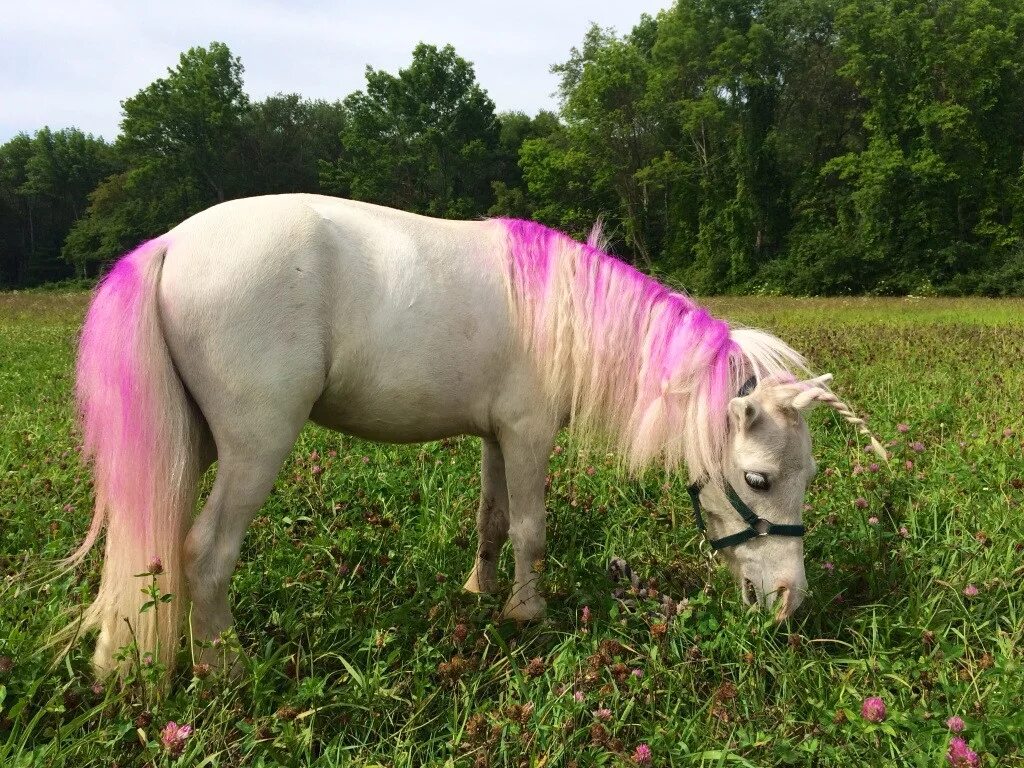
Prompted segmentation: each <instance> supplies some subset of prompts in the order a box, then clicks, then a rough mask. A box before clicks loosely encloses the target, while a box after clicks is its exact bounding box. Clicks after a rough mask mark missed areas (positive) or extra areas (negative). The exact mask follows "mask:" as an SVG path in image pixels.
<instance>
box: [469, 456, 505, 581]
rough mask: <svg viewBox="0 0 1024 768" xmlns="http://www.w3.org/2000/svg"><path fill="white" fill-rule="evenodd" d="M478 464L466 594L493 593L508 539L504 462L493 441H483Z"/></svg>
mask: <svg viewBox="0 0 1024 768" xmlns="http://www.w3.org/2000/svg"><path fill="white" fill-rule="evenodd" d="M482 453H483V457H482V460H481V462H480V506H479V508H478V509H477V513H476V533H477V550H476V559H475V560H474V561H473V570H472V571H470V573H469V578H468V579H466V585H465V589H466V590H467V591H468V592H496V591H497V589H498V556H499V555H500V554H501V548H502V546H503V545H504V543H505V541H506V540H507V539H508V488H507V487H506V485H505V459H504V457H503V456H502V454H501V446H500V445H498V442H497V441H496V440H494V439H493V438H484V440H483V451H482Z"/></svg>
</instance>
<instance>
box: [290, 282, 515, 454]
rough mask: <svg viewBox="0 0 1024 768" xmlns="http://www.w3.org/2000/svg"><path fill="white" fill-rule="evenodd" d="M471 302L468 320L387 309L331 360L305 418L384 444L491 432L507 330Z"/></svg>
mask: <svg viewBox="0 0 1024 768" xmlns="http://www.w3.org/2000/svg"><path fill="white" fill-rule="evenodd" d="M451 298H453V299H454V298H455V297H451ZM501 298H502V300H503V297H501ZM478 306H479V309H480V310H481V314H482V317H480V318H476V319H470V318H467V317H466V316H465V315H464V314H463V316H461V317H453V316H451V315H443V316H436V317H435V316H428V317H426V318H423V317H422V316H420V317H419V321H418V322H417V321H416V319H415V318H414V317H413V316H412V315H414V314H415V313H407V314H406V317H403V315H402V314H401V313H396V314H394V315H392V316H391V317H390V318H389V320H390V322H388V323H386V324H385V327H383V328H380V329H378V331H377V333H375V334H374V337H375V341H372V342H370V343H367V344H366V345H365V346H364V347H363V349H362V350H361V351H360V353H359V354H355V355H351V354H350V355H347V356H345V357H344V358H336V359H335V360H334V362H333V364H332V369H331V373H330V374H329V375H328V385H327V386H326V388H325V390H324V392H323V394H322V395H321V397H320V399H319V400H318V401H317V403H316V404H315V405H314V407H313V411H312V413H311V415H310V417H311V418H312V419H313V420H314V421H316V422H318V423H320V424H323V425H324V426H328V427H331V428H332V429H337V430H339V431H342V432H346V433H349V434H352V435H356V436H359V437H364V438H367V439H371V440H380V441H385V442H400V443H405V442H422V441H426V440H436V439H439V438H442V437H448V436H451V435H457V434H474V435H488V434H492V433H493V425H492V423H491V412H492V407H493V404H494V402H495V400H496V399H497V398H499V397H500V396H501V394H502V390H503V382H504V381H505V380H506V376H507V371H508V368H509V365H510V361H509V350H510V345H509V343H508V339H509V330H508V328H507V322H506V318H504V317H503V316H502V314H501V313H500V312H496V313H495V314H494V315H493V316H488V314H487V312H494V311H495V309H496V307H495V305H494V304H493V303H492V304H491V305H489V306H487V305H478ZM406 319H407V320H408V322H403V320H406Z"/></svg>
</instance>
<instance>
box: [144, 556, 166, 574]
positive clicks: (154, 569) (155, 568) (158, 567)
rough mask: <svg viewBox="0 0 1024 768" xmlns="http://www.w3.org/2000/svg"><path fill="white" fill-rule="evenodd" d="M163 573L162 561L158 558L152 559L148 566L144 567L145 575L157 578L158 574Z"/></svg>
mask: <svg viewBox="0 0 1024 768" xmlns="http://www.w3.org/2000/svg"><path fill="white" fill-rule="evenodd" d="M163 572H164V561H163V560H161V559H160V558H159V557H154V558H153V559H152V560H151V561H150V562H149V565H147V566H146V573H149V574H151V575H153V576H158V575H159V574H161V573H163Z"/></svg>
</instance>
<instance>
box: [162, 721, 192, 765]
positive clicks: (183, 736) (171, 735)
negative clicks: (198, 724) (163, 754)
mask: <svg viewBox="0 0 1024 768" xmlns="http://www.w3.org/2000/svg"><path fill="white" fill-rule="evenodd" d="M191 735H192V726H191V725H178V724H177V723H176V722H174V721H173V720H171V721H170V722H169V723H167V725H165V726H164V729H163V731H162V732H161V733H160V742H161V743H162V744H163V745H164V749H166V750H167V751H168V752H169V753H170V754H171V756H172V757H177V756H178V755H180V754H181V753H182V751H183V750H184V749H185V742H186V741H188V737H189V736H191Z"/></svg>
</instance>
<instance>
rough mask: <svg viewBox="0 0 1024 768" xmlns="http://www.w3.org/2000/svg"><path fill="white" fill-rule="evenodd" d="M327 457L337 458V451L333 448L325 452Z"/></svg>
mask: <svg viewBox="0 0 1024 768" xmlns="http://www.w3.org/2000/svg"><path fill="white" fill-rule="evenodd" d="M327 457H328V458H331V459H336V458H338V452H337V451H334V450H331V451H328V452H327Z"/></svg>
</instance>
